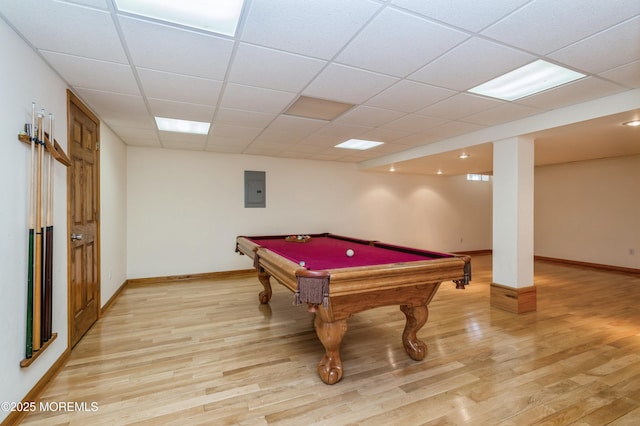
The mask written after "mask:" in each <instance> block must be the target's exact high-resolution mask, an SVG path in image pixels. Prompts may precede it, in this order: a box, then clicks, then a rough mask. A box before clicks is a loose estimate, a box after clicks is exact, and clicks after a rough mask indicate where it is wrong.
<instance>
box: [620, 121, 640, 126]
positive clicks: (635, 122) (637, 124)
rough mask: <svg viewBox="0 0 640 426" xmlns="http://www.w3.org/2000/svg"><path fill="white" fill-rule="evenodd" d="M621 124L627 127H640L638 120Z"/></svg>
mask: <svg viewBox="0 0 640 426" xmlns="http://www.w3.org/2000/svg"><path fill="white" fill-rule="evenodd" d="M622 124H624V125H625V126H629V127H638V126H640V120H633V121H627V122H626V123H622Z"/></svg>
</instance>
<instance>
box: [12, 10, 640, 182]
mask: <svg viewBox="0 0 640 426" xmlns="http://www.w3.org/2000/svg"><path fill="white" fill-rule="evenodd" d="M479 3H481V2H478V1H477V0H455V1H454V0H430V1H428V2H427V1H422V0H390V1H375V0H350V1H343V0H322V1H312V0H305V1H300V0H249V1H247V3H246V4H245V6H244V9H243V12H242V15H241V18H240V23H239V26H238V31H237V34H236V36H235V37H229V36H224V35H219V34H214V33H208V32H204V31H199V30H192V29H188V28H185V27H182V26H179V25H175V24H169V23H162V22H159V21H156V20H152V19H142V18H140V17H136V16H133V15H130V14H127V13H123V12H119V11H118V10H117V8H116V5H115V3H114V2H113V1H112V0H77V1H54V0H3V1H2V2H0V17H1V18H2V19H3V20H4V21H5V22H6V23H7V24H8V25H10V26H11V27H12V28H13V29H14V30H15V31H16V32H17V33H18V34H19V35H20V36H21V37H22V38H23V39H24V40H25V41H26V42H27V44H28V45H29V46H30V47H31V48H33V49H34V50H35V51H36V52H37V53H38V54H39V55H40V56H41V57H42V58H43V59H44V60H45V61H46V62H47V63H49V65H50V66H51V67H52V68H53V69H54V70H55V71H56V72H57V73H58V74H59V75H60V76H61V78H62V79H63V80H64V81H66V83H67V84H68V85H69V86H70V88H71V89H72V90H73V91H74V92H75V93H76V94H77V95H78V96H79V97H80V98H81V99H82V100H83V101H84V102H85V103H86V104H87V105H88V106H89V107H90V108H91V109H92V110H93V111H94V112H95V113H96V114H97V115H98V116H99V117H100V119H101V120H102V121H103V123H104V124H106V125H107V126H109V127H110V128H111V129H112V130H113V131H114V132H115V133H116V134H117V135H119V137H120V138H122V140H123V141H124V142H125V143H126V144H127V145H130V146H143V147H154V148H164V149H187V150H197V151H208V152H218V153H234V154H248V155H265V156H274V157H285V158H304V159H312V160H329V161H343V162H353V163H359V164H361V165H362V164H365V165H366V164H367V162H370V161H372V160H375V161H376V166H372V167H369V168H367V167H365V168H367V169H371V170H385V169H388V166H389V165H390V164H392V163H393V158H394V155H396V154H398V153H403V152H412V150H415V148H416V147H422V146H426V145H430V144H434V143H438V144H439V145H441V146H444V147H446V143H447V141H448V140H452V139H455V138H459V137H460V136H461V135H474V134H477V135H482V134H483V133H482V131H483V130H485V129H491V128H494V127H496V126H504V125H505V124H508V123H512V122H519V121H522V120H523V119H527V118H530V117H536V116H541V115H544V114H548V113H549V112H553V111H556V110H559V109H563V108H565V109H566V108H568V107H571V106H574V105H580V104H582V103H585V102H590V101H594V100H598V99H604V98H607V97H611V96H615V95H620V94H624V93H630V94H633V95H638V93H640V91H639V90H638V88H640V2H638V1H637V0H616V1H615V2H605V1H602V0H565V1H561V2H560V1H557V0H531V1H529V0H504V1H491V2H490V4H491V6H490V7H489V6H488V4H489V2H488V1H487V4H486V5H485V6H479ZM211 4H214V2H211ZM536 59H544V60H546V61H549V62H552V63H555V64H558V65H561V66H564V67H567V68H569V69H572V70H575V71H578V72H581V73H583V74H586V77H585V78H583V79H581V80H578V81H576V82H573V83H570V84H567V85H564V86H561V87H559V88H556V89H553V90H550V91H547V92H543V93H541V94H538V95H533V96H529V97H526V98H523V99H519V100H518V101H514V102H505V101H499V100H496V99H491V98H487V97H482V96H477V95H472V94H469V93H467V92H466V90H467V89H470V88H472V87H474V86H476V85H478V84H480V83H483V82H485V81H487V80H490V79H492V78H494V77H496V76H498V75H500V74H503V73H505V72H507V71H511V70H513V69H515V68H518V67H520V66H522V65H525V64H527V63H530V62H533V61H534V60H536ZM301 96H302V97H308V98H319V99H323V100H329V101H335V102H341V103H344V104H353V107H351V108H350V109H348V110H347V111H346V112H344V113H343V114H341V115H339V116H338V117H337V118H335V119H332V120H321V119H313V118H305V117H300V116H295V115H290V114H286V113H285V112H286V111H287V109H288V108H289V107H290V106H291V105H293V104H294V102H296V100H298V99H299V98H300V97H301ZM638 98H640V95H638ZM639 107H640V100H639V101H638V103H637V104H636V106H635V107H632V108H629V109H628V110H626V111H619V112H617V113H616V114H606V116H604V114H603V116H602V117H595V118H594V119H593V120H585V121H581V122H576V123H568V124H566V125H563V126H555V127H557V128H553V129H539V130H537V131H536V132H535V133H534V134H531V135H530V136H532V137H535V138H536V162H537V164H553V163H557V162H567V161H579V160H585V159H590V158H602V157H610V156H617V155H633V154H639V153H640V142H639V141H640V135H639V133H640V128H635V129H629V128H622V127H621V126H620V123H621V122H622V121H625V120H626V119H627V118H629V117H630V116H633V118H636V119H638V118H640V116H639V115H640V112H639V111H640V110H639ZM154 116H160V117H169V118H179V119H186V120H193V121H206V122H210V123H211V129H210V131H209V134H208V135H202V136H194V135H189V136H182V135H180V134H176V133H167V132H161V131H158V129H157V127H156V124H155V121H154ZM630 130H631V131H630ZM633 131H635V132H633ZM351 138H357V139H371V140H377V141H382V142H384V145H381V146H380V147H377V148H374V149H371V150H368V151H350V150H345V149H339V148H335V147H334V146H335V145H336V144H338V143H340V142H343V141H345V140H347V139H351ZM490 142H491V140H488V139H487V140H483V139H482V137H481V136H479V137H478V138H475V139H473V140H470V142H469V146H468V150H469V151H470V153H471V154H472V156H471V157H470V158H469V159H467V160H469V161H467V160H465V163H461V162H460V161H453V162H450V163H446V162H445V160H447V161H448V160H449V159H450V158H452V157H453V155H454V154H456V155H457V152H458V151H459V150H460V149H459V147H456V148H455V149H453V148H452V149H451V150H449V151H448V150H447V149H446V148H444V149H442V151H443V152H440V153H437V154H433V155H429V156H418V157H416V158H409V159H406V160H404V161H402V162H400V163H399V164H397V165H396V167H397V169H398V170H399V171H402V169H404V171H405V172H409V173H427V174H432V173H435V171H437V169H438V168H442V169H447V174H458V173H467V172H486V171H490V170H491V154H490V152H491V144H490ZM452 146H453V145H452ZM485 157H486V161H484V162H483V161H481V160H483V158H485ZM455 160H459V159H457V156H456V157H455ZM439 162H440V164H445V165H441V166H438V165H437V164H438V163H439ZM446 164H450V165H448V166H447V165H446ZM461 164H464V165H461Z"/></svg>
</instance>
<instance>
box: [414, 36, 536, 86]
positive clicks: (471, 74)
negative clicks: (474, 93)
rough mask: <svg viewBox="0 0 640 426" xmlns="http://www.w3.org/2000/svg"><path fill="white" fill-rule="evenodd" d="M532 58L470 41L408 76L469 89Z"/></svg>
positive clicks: (531, 56)
mask: <svg viewBox="0 0 640 426" xmlns="http://www.w3.org/2000/svg"><path fill="white" fill-rule="evenodd" d="M535 59H536V57H535V56H533V55H529V54H526V53H523V52H520V51H518V50H515V49H512V48H509V47H506V46H503V45H500V44H497V43H493V42H491V41H488V40H483V39H480V38H472V39H469V40H467V41H465V42H464V43H462V44H461V45H459V46H456V47H455V48H454V49H452V50H450V51H449V52H447V53H445V54H444V55H442V56H441V57H439V58H438V59H436V60H435V61H433V62H431V63H429V64H427V65H426V66H424V67H423V68H421V69H420V70H418V71H416V72H415V73H413V74H411V75H410V76H409V78H410V79H411V80H416V81H420V82H423V83H428V84H431V85H434V86H440V87H446V88H449V89H454V90H461V91H462V90H468V89H470V88H472V87H475V86H477V85H479V84H481V83H484V82H486V81H489V80H491V79H493V78H495V77H497V76H499V75H502V74H504V73H506V72H508V71H512V70H514V69H516V68H518V67H520V66H522V65H525V64H527V63H529V62H533V61H534V60H535Z"/></svg>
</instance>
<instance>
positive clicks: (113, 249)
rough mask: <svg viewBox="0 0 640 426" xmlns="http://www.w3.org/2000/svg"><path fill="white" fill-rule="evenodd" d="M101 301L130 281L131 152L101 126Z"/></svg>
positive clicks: (116, 137) (106, 300) (111, 132)
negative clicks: (129, 182)
mask: <svg viewBox="0 0 640 426" xmlns="http://www.w3.org/2000/svg"><path fill="white" fill-rule="evenodd" d="M100 268H101V269H100V283H101V287H100V299H101V305H103V306H104V304H105V303H107V302H108V301H109V299H110V298H111V297H112V296H113V295H114V293H115V292H116V291H117V290H118V289H119V288H120V287H121V286H122V285H123V284H124V283H125V281H126V280H127V149H126V145H125V144H124V143H123V142H122V140H121V139H120V138H119V137H118V136H116V134H115V133H113V131H111V129H109V128H108V127H107V126H105V125H104V124H103V123H101V125H100Z"/></svg>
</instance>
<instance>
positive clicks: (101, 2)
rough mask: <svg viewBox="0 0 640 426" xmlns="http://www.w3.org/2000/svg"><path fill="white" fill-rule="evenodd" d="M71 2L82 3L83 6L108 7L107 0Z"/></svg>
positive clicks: (78, 0)
mask: <svg viewBox="0 0 640 426" xmlns="http://www.w3.org/2000/svg"><path fill="white" fill-rule="evenodd" d="M73 3H78V4H83V5H85V6H90V7H95V8H98V9H105V10H106V9H108V8H109V7H108V6H107V0H73Z"/></svg>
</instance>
